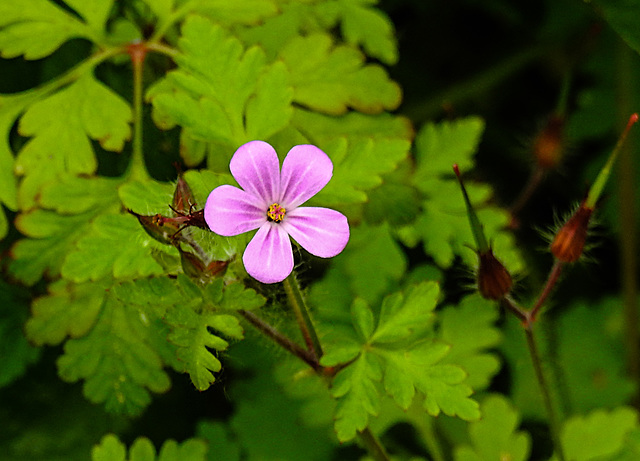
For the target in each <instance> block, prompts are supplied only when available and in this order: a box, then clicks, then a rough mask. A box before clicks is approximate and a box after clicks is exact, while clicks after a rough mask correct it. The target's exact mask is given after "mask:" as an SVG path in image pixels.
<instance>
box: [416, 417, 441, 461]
mask: <svg viewBox="0 0 640 461" xmlns="http://www.w3.org/2000/svg"><path fill="white" fill-rule="evenodd" d="M415 408H416V406H415V405H412V406H411V407H410V408H409V410H408V411H409V412H410V413H414V414H415V416H416V417H415V418H414V419H413V421H414V426H415V427H416V430H417V431H418V432H419V434H420V436H421V437H420V438H421V440H422V441H423V442H424V443H425V445H426V447H427V451H428V452H429V455H430V456H431V458H432V459H433V461H445V460H446V458H445V456H444V450H443V449H442V444H441V443H440V439H439V438H438V435H437V434H436V431H435V429H434V427H433V423H434V421H435V418H432V417H431V416H427V415H425V414H424V410H423V409H422V408H420V409H419V412H420V413H419V414H417V412H416V410H415ZM418 408H419V407H418Z"/></svg>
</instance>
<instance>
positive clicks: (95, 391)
mask: <svg viewBox="0 0 640 461" xmlns="http://www.w3.org/2000/svg"><path fill="white" fill-rule="evenodd" d="M160 332H161V329H160V328H158V327H157V325H156V324H155V323H154V322H150V321H149V319H148V318H147V317H145V316H143V315H141V313H140V312H139V311H138V310H137V309H131V308H128V307H127V306H125V305H123V304H122V303H121V302H120V301H119V300H117V299H116V298H115V297H114V296H111V295H108V296H107V297H106V298H105V301H104V303H103V306H102V309H101V312H100V315H99V317H98V319H97V322H96V324H95V326H94V327H93V329H92V330H91V331H90V332H89V333H88V334H87V335H86V336H84V337H82V338H79V339H71V340H69V341H67V342H66V343H65V345H64V354H63V355H62V356H60V358H59V359H58V373H59V375H60V377H61V378H62V379H64V380H65V381H69V382H75V381H78V380H80V379H84V380H85V382H84V386H83V392H84V395H85V397H86V398H87V399H88V400H90V401H91V402H94V403H104V405H105V407H106V409H107V411H110V412H113V413H125V414H129V415H136V414H139V413H140V411H141V410H142V409H143V408H144V407H145V406H146V405H148V404H149V402H150V396H149V391H153V392H165V391H166V390H167V389H169V387H170V381H169V377H168V376H167V374H166V373H165V371H164V370H163V369H162V367H163V363H162V360H161V358H160V356H159V355H158V353H157V352H156V350H155V348H154V347H152V346H151V344H153V343H155V342H156V339H155V338H154V336H155V335H157V334H159V333H160Z"/></svg>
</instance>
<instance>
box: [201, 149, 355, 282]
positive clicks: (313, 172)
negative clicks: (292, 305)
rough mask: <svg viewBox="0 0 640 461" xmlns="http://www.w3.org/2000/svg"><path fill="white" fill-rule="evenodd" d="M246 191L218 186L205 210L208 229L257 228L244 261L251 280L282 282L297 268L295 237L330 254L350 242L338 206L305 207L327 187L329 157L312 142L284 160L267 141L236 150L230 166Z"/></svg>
mask: <svg viewBox="0 0 640 461" xmlns="http://www.w3.org/2000/svg"><path fill="white" fill-rule="evenodd" d="M229 167H230V169H231V174H232V175H233V177H234V178H235V180H236V181H237V182H238V184H239V185H240V187H242V189H239V188H237V187H234V186H229V185H224V186H220V187H217V188H215V189H214V190H213V191H212V192H211V194H209V198H208V199H207V204H206V205H205V208H204V217H205V220H206V222H207V224H208V226H209V228H210V229H211V230H212V231H213V232H215V233H216V234H219V235H223V236H232V235H238V234H242V233H244V232H248V231H251V230H254V229H258V232H256V234H255V236H254V237H253V238H252V239H251V241H250V242H249V244H248V245H247V249H246V250H245V252H244V255H243V257H242V260H243V262H244V266H245V268H246V270H247V272H248V273H249V275H251V276H252V277H253V278H255V279H256V280H259V281H260V282H263V283H275V282H281V281H282V280H284V279H285V278H286V277H287V276H288V275H289V274H290V273H291V271H292V270H293V252H292V249H291V241H290V239H289V236H291V237H292V238H293V239H294V240H295V241H296V242H298V244H300V246H302V247H303V248H304V249H305V250H307V251H308V252H309V253H311V254H313V255H315V256H319V257H321V258H330V257H332V256H335V255H337V254H338V253H340V252H341V251H342V250H343V249H344V247H345V246H346V244H347V242H348V240H349V224H348V222H347V218H346V217H345V216H344V215H343V214H342V213H339V212H337V211H335V210H331V209H329V208H318V207H301V206H300V205H302V204H303V203H305V202H306V201H307V200H309V199H310V198H311V197H313V196H314V195H315V194H317V193H318V192H319V191H320V190H321V189H322V188H323V187H324V186H326V185H327V183H328V182H329V180H330V179H331V176H332V175H333V164H332V163H331V159H329V157H328V156H327V154H325V153H324V152H322V151H321V150H320V149H319V148H317V147H315V146H312V145H300V146H294V147H293V148H292V149H291V150H290V151H289V153H288V154H287V157H286V158H285V159H284V161H283V162H282V171H280V163H279V161H278V155H277V154H276V151H275V150H274V149H273V147H271V145H269V144H267V143H266V142H263V141H251V142H248V143H247V144H244V145H242V146H240V148H238V150H237V151H236V153H235V154H234V155H233V158H232V159H231V163H230V165H229Z"/></svg>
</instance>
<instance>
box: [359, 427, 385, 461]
mask: <svg viewBox="0 0 640 461" xmlns="http://www.w3.org/2000/svg"><path fill="white" fill-rule="evenodd" d="M358 439H360V441H361V442H362V444H363V445H364V447H365V448H366V449H367V451H368V452H369V454H370V455H371V458H373V459H374V460H375V461H390V460H391V458H389V455H388V454H387V451H386V450H385V449H384V446H382V444H381V443H380V440H379V439H378V438H377V437H376V436H375V434H374V433H373V432H371V429H369V428H368V427H366V428H365V429H364V430H363V431H362V432H358Z"/></svg>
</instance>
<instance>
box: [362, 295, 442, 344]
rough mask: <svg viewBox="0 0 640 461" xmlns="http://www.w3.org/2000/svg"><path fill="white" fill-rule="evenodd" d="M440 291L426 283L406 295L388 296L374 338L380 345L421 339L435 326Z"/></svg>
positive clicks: (383, 304) (372, 338) (372, 336)
mask: <svg viewBox="0 0 640 461" xmlns="http://www.w3.org/2000/svg"><path fill="white" fill-rule="evenodd" d="M439 294H440V287H439V285H438V284H437V283H434V282H424V283H421V284H420V285H416V286H413V287H409V288H408V289H407V290H406V292H405V293H404V294H401V293H398V294H396V295H392V296H387V297H386V298H385V299H384V301H383V302H382V307H381V309H380V321H379V324H378V327H377V328H376V330H375V332H374V333H373V334H372V335H370V337H371V340H372V341H373V342H375V343H377V344H380V343H388V342H394V341H400V340H402V339H406V338H413V337H420V336H422V335H423V334H424V331H425V329H428V328H430V326H431V325H432V323H433V318H434V314H433V310H434V309H435V307H436V304H437V302H438V296H439Z"/></svg>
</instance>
